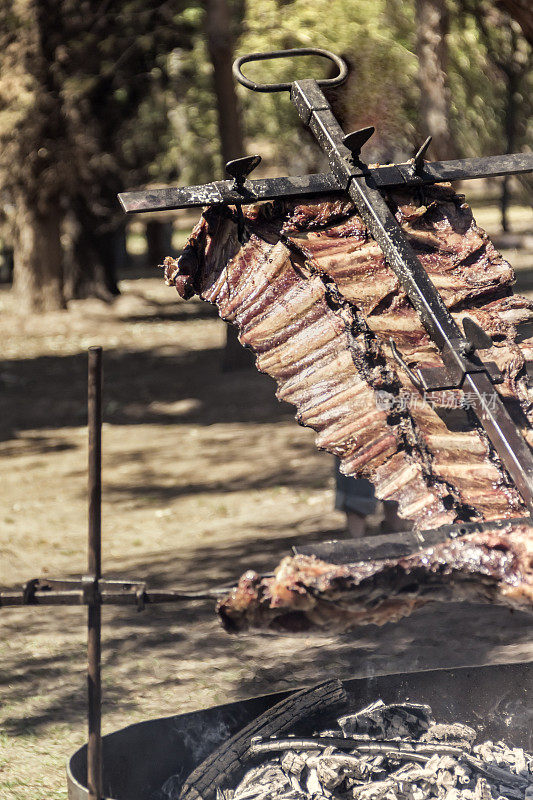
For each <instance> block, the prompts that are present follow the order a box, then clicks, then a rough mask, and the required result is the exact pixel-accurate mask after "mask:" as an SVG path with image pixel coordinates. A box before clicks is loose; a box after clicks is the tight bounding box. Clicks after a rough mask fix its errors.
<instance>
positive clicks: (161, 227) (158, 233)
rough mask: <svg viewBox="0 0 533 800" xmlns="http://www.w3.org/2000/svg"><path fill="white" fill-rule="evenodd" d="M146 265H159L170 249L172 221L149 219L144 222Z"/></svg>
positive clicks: (169, 254) (170, 252)
mask: <svg viewBox="0 0 533 800" xmlns="http://www.w3.org/2000/svg"><path fill="white" fill-rule="evenodd" d="M146 246H147V253H146V266H147V267H148V268H149V269H150V268H153V267H158V266H160V265H161V264H162V263H163V261H164V260H165V258H166V256H172V255H174V253H173V251H172V223H171V222H160V221H159V220H157V219H151V220H149V221H148V222H147V223H146Z"/></svg>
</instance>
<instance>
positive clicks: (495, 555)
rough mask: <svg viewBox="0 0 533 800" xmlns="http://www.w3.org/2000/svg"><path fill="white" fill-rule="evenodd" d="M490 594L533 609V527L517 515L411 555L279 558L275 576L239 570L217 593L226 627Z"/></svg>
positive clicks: (377, 614) (271, 626) (377, 612)
mask: <svg viewBox="0 0 533 800" xmlns="http://www.w3.org/2000/svg"><path fill="white" fill-rule="evenodd" d="M463 600H464V601H470V602H492V603H498V604H500V605H507V606H510V607H511V608H514V609H520V610H523V611H527V612H529V613H533V535H532V528H531V526H530V525H528V524H524V523H508V526H506V528H505V529H504V530H498V531H486V532H483V533H474V534H469V535H467V536H463V537H461V538H458V539H456V540H452V541H448V542H445V543H442V544H439V545H436V546H434V547H430V548H427V549H425V550H423V551H421V552H418V553H415V554H414V555H411V556H407V557H405V558H399V559H389V560H384V561H370V562H368V561H365V562H359V563H356V564H343V565H337V564H328V563H326V562H324V561H321V560H319V559H318V558H315V557H314V556H305V555H297V556H292V557H287V558H284V559H283V561H282V562H281V563H280V565H279V566H278V568H277V569H276V571H275V573H274V576H267V577H261V576H260V575H257V573H255V572H252V571H249V572H246V573H245V574H244V575H243V576H242V577H241V579H240V581H239V583H238V585H237V587H236V588H235V589H233V590H232V591H231V593H230V594H229V595H228V596H227V597H226V598H224V599H223V600H221V601H220V603H219V605H218V613H219V616H220V618H221V620H222V623H223V625H224V627H225V628H226V629H227V630H228V631H230V632H232V633H236V632H239V631H245V630H247V629H249V628H252V629H254V628H258V629H262V630H270V631H276V632H280V631H284V632H291V633H295V632H303V631H307V630H310V629H313V630H320V629H323V630H325V631H326V632H327V633H335V632H342V631H345V630H348V629H350V628H353V627H355V626H357V625H362V624H368V623H372V624H374V625H383V624H384V623H386V622H394V621H397V620H398V619H401V618H402V617H405V616H407V615H409V614H410V613H411V612H412V611H414V610H415V609H417V608H420V607H422V606H424V605H426V604H428V603H431V602H435V601H445V602H446V601H463Z"/></svg>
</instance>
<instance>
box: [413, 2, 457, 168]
mask: <svg viewBox="0 0 533 800" xmlns="http://www.w3.org/2000/svg"><path fill="white" fill-rule="evenodd" d="M447 31H448V12H447V8H446V0H416V50H417V55H418V82H419V88H420V127H421V131H420V133H421V138H425V137H426V136H432V137H433V142H432V144H431V152H432V155H433V157H434V158H437V159H446V158H454V156H455V146H454V142H453V138H452V134H451V130H450V93H449V89H448V81H447V60H448V58H447V55H448V53H447V49H448V48H447V43H446V34H447Z"/></svg>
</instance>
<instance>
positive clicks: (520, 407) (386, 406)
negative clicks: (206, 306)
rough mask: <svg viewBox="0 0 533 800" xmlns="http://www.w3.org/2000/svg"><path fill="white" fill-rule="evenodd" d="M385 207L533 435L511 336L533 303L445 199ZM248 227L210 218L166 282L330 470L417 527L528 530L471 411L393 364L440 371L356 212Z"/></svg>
mask: <svg viewBox="0 0 533 800" xmlns="http://www.w3.org/2000/svg"><path fill="white" fill-rule="evenodd" d="M389 203H390V205H391V207H392V208H393V210H394V212H395V214H396V217H397V219H398V220H399V222H400V223H401V226H402V228H403V230H404V232H405V233H406V235H407V236H408V237H409V239H410V241H411V244H412V245H413V247H414V249H415V251H416V253H417V255H418V256H419V258H420V260H421V261H422V263H423V264H424V267H425V268H426V270H427V272H428V274H429V276H430V277H431V279H432V281H433V282H434V283H435V285H436V286H437V288H438V289H439V290H440V292H441V294H442V296H443V298H444V301H445V303H446V305H447V306H448V308H449V309H450V310H451V312H452V314H453V315H454V317H455V318H456V320H457V321H458V322H461V320H462V319H463V318H464V317H470V318H471V319H472V320H474V321H475V322H477V323H478V324H480V325H481V326H482V327H483V328H484V329H485V330H486V331H487V332H488V333H489V334H490V335H491V336H492V337H493V345H492V346H491V347H490V349H488V350H486V351H483V352H482V353H481V355H482V357H483V358H484V359H485V360H491V361H494V362H496V363H497V365H498V367H499V368H500V370H501V371H502V372H503V375H504V382H503V384H501V385H500V386H499V391H500V394H501V395H502V396H503V397H504V400H505V401H506V403H507V405H508V409H509V411H510V413H511V414H512V416H513V417H514V419H515V421H516V422H517V424H519V425H520V426H521V427H522V429H523V430H524V434H525V435H526V436H530V435H531V430H530V428H529V423H528V420H529V419H530V418H531V415H532V413H533V407H532V403H531V394H530V390H529V387H528V384H527V376H526V370H525V360H526V358H527V357H528V356H529V355H530V353H531V346H532V345H531V342H530V341H519V340H518V336H517V330H516V325H517V323H518V322H521V321H523V320H526V319H528V318H530V317H531V304H530V303H529V302H528V301H527V300H525V299H524V298H521V297H516V296H513V295H512V292H511V284H512V283H513V280H514V275H513V272H512V269H511V268H510V266H509V265H508V264H507V263H506V262H505V261H504V260H503V259H502V258H501V256H500V255H499V254H498V253H497V252H496V250H495V249H494V247H493V245H492V243H491V242H490V240H489V239H488V237H487V235H486V234H485V233H484V232H483V231H482V230H481V229H480V228H479V227H478V226H477V225H476V223H475V221H474V220H473V217H472V214H471V212H470V209H469V208H468V206H466V204H465V203H464V199H463V198H462V197H461V196H459V195H457V194H455V193H454V192H453V190H452V189H451V188H450V187H449V186H448V185H444V184H441V185H438V186H431V187H427V188H424V189H422V190H417V191H416V193H415V192H414V190H413V191H410V192H409V193H406V194H400V193H395V194H391V195H390V196H389ZM244 213H245V216H244V219H243V220H240V221H239V220H238V218H237V217H236V215H234V214H232V212H231V211H229V210H228V209H227V208H220V209H217V208H211V209H209V210H208V211H206V212H205V213H204V215H203V217H202V219H201V221H200V223H199V224H198V225H197V227H196V228H195V230H194V231H193V233H192V235H191V237H190V239H189V242H188V244H187V246H186V248H185V251H184V253H183V254H182V256H181V257H180V258H179V259H178V260H177V261H175V260H174V259H167V261H166V279H167V282H168V283H169V284H173V285H175V286H176V288H177V290H178V292H179V293H180V294H181V296H182V297H184V298H186V299H187V298H189V297H191V296H192V295H193V294H198V295H199V296H200V297H202V298H203V299H205V300H207V301H208V302H211V303H215V304H216V305H217V307H218V309H219V313H220V315H221V316H222V317H223V318H224V319H225V320H227V321H228V322H231V323H233V324H235V325H236V326H237V328H238V331H239V339H240V341H241V343H242V344H243V345H246V346H248V347H250V348H251V349H252V350H253V351H254V353H255V354H256V356H257V361H256V363H257V367H258V369H259V370H261V371H263V372H266V373H268V374H269V375H271V376H272V377H273V378H275V379H276V381H277V383H278V391H277V396H278V398H279V399H281V400H286V401H288V402H290V403H292V404H294V405H295V406H296V410H297V419H298V421H299V422H300V423H301V424H302V425H305V426H308V427H311V428H313V429H314V430H315V431H316V433H317V437H316V443H317V445H318V447H320V448H323V449H324V450H327V451H328V452H330V453H333V454H335V455H337V456H339V457H340V459H341V470H342V472H344V473H345V474H347V475H358V476H360V475H364V476H367V477H369V478H370V480H371V481H372V482H373V483H374V485H375V488H376V494H377V496H378V497H379V498H382V499H387V500H396V501H397V502H398V503H399V514H400V516H402V517H404V518H407V519H410V520H413V522H414V524H415V525H416V526H418V527H420V528H434V527H437V526H439V525H442V524H446V523H453V522H456V521H460V520H490V519H501V518H511V517H519V516H524V514H525V508H524V505H523V503H522V500H521V498H520V496H519V494H518V492H517V491H516V489H515V488H514V486H513V485H512V484H511V482H510V480H509V478H508V476H507V474H506V472H505V470H504V469H503V467H502V465H501V463H500V462H499V459H498V457H497V455H496V454H495V452H494V450H493V448H492V446H491V444H490V442H489V440H488V438H487V436H486V434H485V433H484V431H483V429H482V428H481V427H480V426H479V424H478V423H477V420H476V418H475V416H474V415H473V413H472V412H471V410H470V409H469V402H468V397H467V396H466V395H465V394H464V393H463V392H462V391H459V390H457V391H449V392H445V393H443V394H440V395H432V396H431V398H429V400H428V398H426V397H424V396H423V395H422V393H421V392H420V391H419V390H418V389H417V388H416V386H414V385H413V383H412V382H411V380H410V377H409V374H408V373H407V372H406V371H405V370H404V369H403V368H401V367H399V366H398V363H397V361H396V360H395V357H394V354H393V352H392V350H391V345H390V340H391V339H393V340H394V342H395V344H396V347H397V349H398V351H399V353H400V354H401V357H402V358H403V360H404V361H405V362H406V363H407V365H408V366H410V367H413V366H417V367H420V366H439V365H440V366H442V360H441V358H440V355H439V352H438V350H437V349H436V347H435V346H434V345H433V343H432V342H431V340H430V339H429V337H428V335H427V334H426V332H425V330H424V329H423V327H422V325H421V323H420V321H419V319H418V317H417V315H416V313H415V311H414V310H413V308H412V307H411V306H410V303H409V301H408V299H407V298H406V296H405V294H404V293H403V291H402V290H401V288H400V286H399V284H398V280H397V278H396V276H395V274H394V272H393V271H392V270H391V269H390V268H389V266H388V265H387V263H386V261H385V259H384V257H383V254H382V253H381V250H380V248H379V247H378V245H377V244H376V243H375V242H374V241H373V240H372V238H371V237H370V235H369V233H368V231H367V229H366V227H365V226H364V224H363V222H362V220H361V219H360V217H359V216H358V215H357V214H356V213H355V211H354V209H353V206H352V205H351V204H350V202H349V201H348V200H339V199H332V200H330V201H327V200H321V201H320V202H318V201H309V202H308V203H306V204H302V203H297V202H296V201H291V202H288V201H284V202H283V203H267V204H263V205H261V206H258V207H254V208H252V207H250V208H248V209H247V210H245V212H244ZM243 242H245V243H243Z"/></svg>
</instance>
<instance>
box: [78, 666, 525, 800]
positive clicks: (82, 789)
mask: <svg viewBox="0 0 533 800" xmlns="http://www.w3.org/2000/svg"><path fill="white" fill-rule="evenodd" d="M521 668H522V669H525V670H527V671H528V673H529V674H531V675H533V661H517V662H509V663H499V664H470V665H461V666H458V667H453V666H452V667H439V668H436V669H435V668H431V669H420V670H409V671H404V672H390V673H380V674H379V675H368V676H365V677H360V678H345V679H343V680H342V683H343V685H344V686H348V687H350V686H353V687H355V686H358V685H359V686H363V685H364V684H369V683H372V682H373V681H374V680H376V681H377V680H380V679H382V678H390V679H391V680H392V681H394V680H396V681H400V680H401V679H402V678H409V677H413V676H417V675H418V676H425V677H427V676H430V675H432V674H433V675H434V676H435V680H436V681H438V678H439V676H444V675H448V674H449V673H459V674H463V675H464V674H465V673H467V672H468V671H471V670H474V671H475V672H476V673H477V674H478V675H479V673H480V672H481V671H488V672H490V673H492V674H495V673H496V672H506V671H509V672H510V673H512V672H513V671H519V670H520V669H521ZM437 685H438V684H437ZM299 688H302V687H300V686H299V687H294V688H291V689H287V690H284V691H280V692H267V693H265V694H261V695H254V696H252V697H247V698H242V699H240V700H234V701H232V702H231V703H221V704H218V705H214V706H208V707H204V708H198V709H195V710H193V711H187V712H185V713H183V714H179V713H178V714H171V715H169V716H165V717H155V718H152V719H148V720H142V721H141V722H134V723H131V724H130V725H126V726H125V727H123V728H118V729H117V730H114V731H112V732H111V733H108V734H106V735H105V736H103V742H104V749H105V746H106V744H108V743H110V742H112V741H113V739H114V738H115V737H116V738H117V739H120V738H122V737H123V736H124V735H125V734H126V735H127V733H126V732H127V731H128V730H131V729H136V730H137V731H139V730H141V729H142V728H144V727H150V726H158V727H159V726H161V725H164V723H165V722H166V723H169V725H172V722H173V721H174V720H175V719H176V718H177V717H178V718H179V719H180V721H186V720H187V718H190V717H194V716H196V715H198V714H201V713H203V712H217V711H230V710H231V709H232V708H238V707H242V704H248V703H253V702H254V701H255V702H256V703H257V704H262V705H264V707H265V708H267V707H270V706H271V705H274V703H276V702H278V701H279V700H282V699H283V698H285V697H287V696H288V695H289V694H291V693H292V692H295V691H297V690H298V689H299ZM376 699H377V697H376ZM411 699H413V700H415V699H416V698H411ZM265 701H270V702H268V703H266V704H265ZM86 752H87V744H86V743H85V744H84V745H82V746H81V747H80V748H78V749H77V750H76V751H75V752H74V753H73V754H72V755H71V756H70V757H69V758H68V759H67V763H66V773H67V784H68V789H69V800H85V798H88V792H87V787H86V786H84V785H83V783H80V781H79V780H78V779H77V778H76V777H75V774H74V773H75V772H76V773H78V774H79V773H80V772H81V773H82V774H85V765H86ZM80 759H81V764H80V765H79V767H78V769H77V768H76V762H77V761H78V760H80ZM102 800H116V798H114V797H112V796H109V795H107V794H106V795H105V796H104V797H103V798H102ZM127 800H137V798H134V797H128V798H127Z"/></svg>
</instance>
